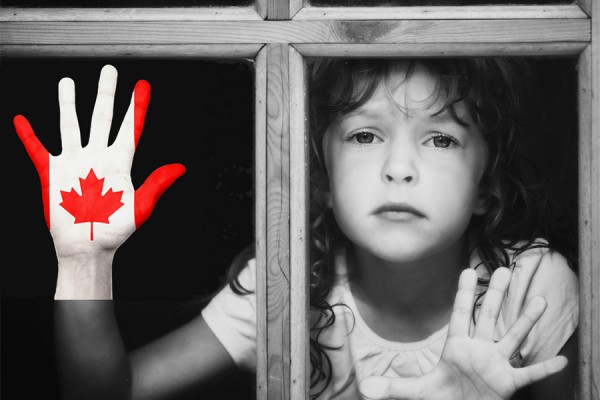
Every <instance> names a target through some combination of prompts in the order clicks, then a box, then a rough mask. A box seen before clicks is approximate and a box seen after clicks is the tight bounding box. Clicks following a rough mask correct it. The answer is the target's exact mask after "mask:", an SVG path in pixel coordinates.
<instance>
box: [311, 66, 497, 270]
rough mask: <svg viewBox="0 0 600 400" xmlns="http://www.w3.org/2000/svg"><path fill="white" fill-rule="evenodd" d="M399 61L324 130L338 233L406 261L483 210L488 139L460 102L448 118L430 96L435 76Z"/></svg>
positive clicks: (440, 244)
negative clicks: (363, 98)
mask: <svg viewBox="0 0 600 400" xmlns="http://www.w3.org/2000/svg"><path fill="white" fill-rule="evenodd" d="M405 79H406V67H405V65H404V64H399V66H398V67H397V68H396V69H395V70H394V71H393V72H392V74H391V77H390V80H389V82H388V84H387V85H386V84H385V83H384V84H381V85H380V86H379V87H378V89H377V90H376V92H375V93H374V95H373V96H372V97H371V99H370V100H368V101H367V102H366V103H365V104H363V105H362V106H361V107H359V108H358V109H356V110H355V111H352V112H350V113H348V114H346V115H344V116H342V117H340V118H338V119H337V120H335V121H334V122H333V124H332V125H331V126H330V128H329V129H328V131H327V132H326V134H325V136H324V139H323V149H324V154H325V163H326V166H327V170H328V174H329V181H330V190H331V191H330V193H329V202H330V206H331V207H332V209H333V212H334V215H335V218H336V221H337V223H338V225H339V226H340V228H341V230H342V232H344V234H345V235H346V236H347V237H348V238H349V239H350V240H351V241H352V242H353V243H354V244H355V245H356V246H358V247H359V248H361V249H362V250H364V251H367V252H368V253H370V254H372V255H374V256H376V257H378V258H381V259H383V260H387V261H392V262H413V261H418V260H422V259H425V258H427V257H430V256H433V255H435V254H436V253H439V252H441V251H443V250H445V249H448V248H449V247H450V246H452V245H454V244H457V243H459V240H460V239H461V238H462V237H463V235H464V233H465V231H466V228H467V226H468V224H469V221H470V219H471V216H472V215H473V214H482V213H483V212H485V202H484V200H483V199H482V198H481V196H480V190H479V189H480V188H479V184H480V181H481V178H482V175H483V172H484V169H485V165H486V159H487V146H486V143H485V141H484V139H483V137H482V135H481V133H480V132H479V130H478V128H477V127H476V126H475V124H474V123H473V121H472V119H471V118H470V117H469V115H468V113H467V110H466V108H465V107H464V105H463V104H461V103H459V104H457V105H456V111H457V113H458V115H459V117H461V119H462V120H463V121H465V122H467V123H468V124H469V126H463V125H460V124H459V123H457V122H456V121H455V120H454V119H453V118H452V117H451V115H450V114H449V113H448V112H443V113H441V114H438V115H434V114H436V112H437V111H438V110H440V108H441V102H440V101H433V100H434V98H432V97H431V95H432V93H433V91H434V88H435V79H434V76H433V75H432V74H431V73H430V72H429V71H428V70H427V69H425V68H424V67H423V66H421V65H417V66H416V67H415V69H414V70H413V72H412V75H410V77H409V78H408V79H407V80H405Z"/></svg>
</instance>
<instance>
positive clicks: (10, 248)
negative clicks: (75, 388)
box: [0, 58, 254, 400]
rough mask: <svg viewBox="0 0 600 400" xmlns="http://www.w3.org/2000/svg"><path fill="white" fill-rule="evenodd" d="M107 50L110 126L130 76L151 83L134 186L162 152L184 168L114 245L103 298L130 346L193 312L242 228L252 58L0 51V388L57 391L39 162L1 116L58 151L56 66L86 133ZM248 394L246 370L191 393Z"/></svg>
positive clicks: (51, 276) (240, 244) (40, 394)
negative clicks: (67, 80) (70, 84)
mask: <svg viewBox="0 0 600 400" xmlns="http://www.w3.org/2000/svg"><path fill="white" fill-rule="evenodd" d="M107 63H110V64H112V65H114V66H115V67H116V68H117V70H118V72H119V79H118V83H117V93H116V99H115V108H114V109H115V113H114V117H113V126H112V131H111V132H112V134H111V138H114V136H115V135H116V133H117V130H118V128H119V126H120V123H121V121H122V119H123V116H124V114H125V112H126V110H127V107H128V105H129V102H130V99H131V93H132V90H133V87H134V85H135V83H136V81H137V80H138V79H146V80H147V81H148V82H149V83H150V85H151V88H152V92H151V100H150V105H149V109H148V113H147V116H146V123H145V126H144V131H143V133H142V136H141V138H140V141H139V145H138V148H137V150H136V154H135V158H134V162H133V167H132V180H133V184H134V187H136V188H137V187H139V185H141V183H142V182H143V181H144V179H145V178H146V177H147V176H148V175H149V174H150V173H151V172H152V171H153V170H154V169H156V168H157V167H159V166H161V165H164V164H168V163H172V162H181V163H183V164H184V165H185V166H186V168H187V172H186V174H184V175H183V176H182V177H181V178H179V179H178V180H177V181H176V182H175V183H174V184H173V185H172V186H171V188H169V189H168V190H167V191H166V192H165V194H164V195H163V196H162V197H161V199H160V200H159V201H158V203H157V205H156V207H155V209H154V212H153V214H152V216H151V217H150V218H149V219H148V220H147V221H146V222H145V223H144V225H142V226H141V227H140V229H139V230H137V231H136V232H134V234H133V235H132V236H131V237H130V238H129V239H128V240H127V241H126V242H125V244H123V245H122V246H121V247H120V248H119V250H118V251H117V254H116V257H115V262H114V266H113V271H114V275H113V281H114V297H115V308H116V314H117V319H118V322H119V325H120V327H121V329H122V332H123V337H124V340H125V343H126V346H127V347H128V348H130V349H133V348H135V347H137V346H140V345H142V344H144V343H146V342H147V341H149V340H151V339H153V338H155V337H157V336H159V335H161V334H162V333H165V332H167V331H168V330H170V329H172V328H174V327H176V326H177V325H179V324H181V323H183V322H185V321H187V320H188V319H190V318H192V317H193V316H194V315H197V313H198V312H199V310H200V309H201V306H202V304H203V303H202V302H201V300H202V299H203V298H204V297H205V296H206V295H207V294H210V293H212V292H213V291H214V290H216V288H217V287H218V286H219V284H220V283H221V280H222V278H223V275H224V273H225V270H226V268H227V267H228V266H229V264H230V262H231V261H232V258H233V257H234V256H235V255H236V254H237V253H238V252H239V251H240V250H242V249H243V248H244V247H245V246H247V245H249V244H251V243H253V241H254V216H253V209H254V208H253V207H254V205H253V204H254V194H253V148H254V140H253V134H254V70H253V65H252V63H251V62H249V61H243V60H242V61H236V62H213V61H202V60H193V61H191V60H187V61H183V60H179V61H175V60H135V61H132V60H124V59H117V60H115V59H111V60H102V59H45V58H29V59H10V58H3V59H2V60H1V61H0V93H1V99H0V101H1V103H0V137H1V142H0V143H1V144H0V148H1V149H3V156H2V171H3V174H2V176H3V178H4V180H5V186H4V187H5V189H4V190H3V204H4V210H5V218H4V219H3V220H4V223H3V226H4V229H3V231H4V235H3V237H4V241H3V249H4V254H5V261H4V262H3V263H2V264H3V266H2V268H1V269H0V293H2V325H1V329H2V332H1V333H2V336H1V340H2V342H1V349H0V350H1V355H2V359H1V362H2V368H1V372H2V398H3V399H5V400H12V399H38V398H39V399H41V398H43V399H48V400H50V399H58V398H59V396H58V388H57V384H56V380H55V376H54V359H53V353H52V301H53V300H52V299H53V296H54V291H55V285H56V274H57V267H56V255H55V252H54V247H53V243H52V238H51V236H50V233H49V232H48V229H47V227H46V224H45V220H44V216H43V210H42V201H41V192H40V187H39V179H38V176H37V172H36V171H35V168H34V166H33V163H32V162H31V161H30V160H29V157H28V156H27V153H26V152H25V149H24V147H23V145H22V143H21V142H20V140H19V139H18V137H17V135H16V133H15V130H14V128H13V125H12V119H13V117H14V116H15V115H17V114H23V115H24V116H25V117H26V118H27V119H28V120H29V122H30V123H31V125H32V127H33V129H34V131H35V133H36V135H37V136H38V138H39V139H40V140H41V142H42V143H43V144H44V145H45V146H46V148H47V149H48V150H49V151H50V152H51V153H52V154H55V155H56V154H59V153H60V131H59V109H58V94H57V93H58V91H57V88H58V81H59V80H60V79H61V78H62V77H65V76H68V77H71V78H72V79H73V80H74V81H75V90H76V103H77V114H78V119H79V123H80V126H81V132H82V134H87V133H88V132H89V124H90V120H91V115H92V110H93V107H94V102H95V99H96V91H97V83H98V78H99V73H100V70H101V68H102V66H103V65H105V64H107ZM111 140H112V139H111ZM86 141H87V137H85V138H84V140H83V143H85V142H86ZM213 395H214V397H211V396H213ZM253 395H254V378H253V377H249V376H247V374H241V373H240V374H239V375H236V376H234V377H232V378H231V380H228V381H226V382H223V383H222V384H220V385H218V387H217V388H215V391H214V394H213V393H208V394H204V395H203V396H202V398H203V399H210V398H215V399H227V398H236V399H240V398H251V397H252V396H253ZM228 396H231V397H228Z"/></svg>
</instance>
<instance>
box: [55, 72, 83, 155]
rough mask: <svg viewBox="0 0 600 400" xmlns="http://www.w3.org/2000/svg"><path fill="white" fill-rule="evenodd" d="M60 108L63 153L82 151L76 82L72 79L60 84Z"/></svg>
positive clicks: (62, 81)
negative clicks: (76, 101) (76, 103)
mask: <svg viewBox="0 0 600 400" xmlns="http://www.w3.org/2000/svg"><path fill="white" fill-rule="evenodd" d="M58 106H59V108H60V137H61V141H62V151H63V152H64V151H69V150H77V149H81V133H80V131H79V121H78V120H77V111H76V109H75V82H73V80H72V79H71V78H62V79H61V80H60V82H58Z"/></svg>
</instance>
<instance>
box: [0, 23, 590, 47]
mask: <svg viewBox="0 0 600 400" xmlns="http://www.w3.org/2000/svg"><path fill="white" fill-rule="evenodd" d="M0 35H1V37H2V42H3V44H5V45H28V44H35V45H52V44H54V45H57V44H63V45H84V44H87V45H101V44H107V45H108V44H110V45H125V44H130V45H136V46H137V45H151V44H153V45H159V44H178V45H181V44H208V43H211V44H213V43H215V44H219V43H221V44H228V43H229V44H241V43H292V44H293V43H348V44H351V43H354V44H366V43H380V44H385V43H390V44H392V43H398V44H407V43H423V44H425V43H474V44H477V43H479V44H492V43H548V42H589V41H590V38H591V24H590V20H589V19H555V20H540V19H533V20H527V19H522V20H461V21H453V20H439V21H433V20H428V21H418V20H408V21H406V20H404V21H218V22H217V21H178V22H173V21H133V22H124V21H106V22H98V21H89V22H87V21H86V22H68V21H67V22H44V21H5V22H3V23H2V24H1V25H0Z"/></svg>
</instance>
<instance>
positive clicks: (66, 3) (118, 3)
mask: <svg viewBox="0 0 600 400" xmlns="http://www.w3.org/2000/svg"><path fill="white" fill-rule="evenodd" d="M252 4H254V2H253V1H252V0H176V1H165V0H90V1H86V2H81V1H77V0H59V1H56V0H3V1H2V7H48V8H55V7H78V8H94V7H114V8H122V7H123V8H125V7H231V6H238V7H242V6H251V5H252Z"/></svg>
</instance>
